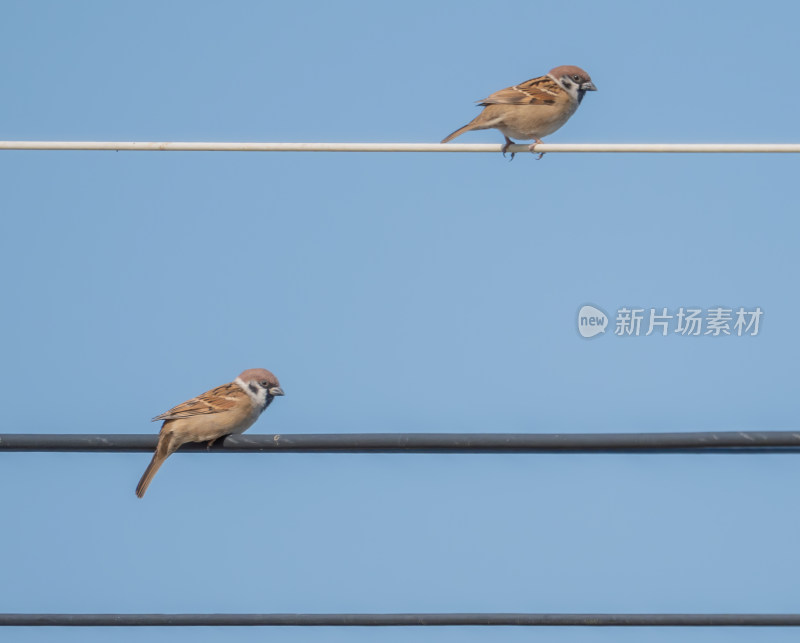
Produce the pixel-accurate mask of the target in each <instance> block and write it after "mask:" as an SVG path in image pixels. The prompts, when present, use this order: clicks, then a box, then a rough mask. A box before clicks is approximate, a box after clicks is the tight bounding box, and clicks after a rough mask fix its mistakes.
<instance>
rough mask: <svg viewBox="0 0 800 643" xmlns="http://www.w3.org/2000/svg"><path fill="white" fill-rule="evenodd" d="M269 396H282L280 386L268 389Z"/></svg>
mask: <svg viewBox="0 0 800 643" xmlns="http://www.w3.org/2000/svg"><path fill="white" fill-rule="evenodd" d="M269 394H270V395H273V396H276V397H277V396H278V395H283V389H282V388H281V387H280V386H273V387H272V388H271V389H269Z"/></svg>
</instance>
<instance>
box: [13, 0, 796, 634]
mask: <svg viewBox="0 0 800 643" xmlns="http://www.w3.org/2000/svg"><path fill="white" fill-rule="evenodd" d="M798 19H800V9H799V8H798V6H797V5H796V3H791V2H788V1H787V2H770V1H766V2H761V3H758V4H757V5H755V4H753V3H749V2H748V3H745V2H724V3H723V2H705V3H696V2H682V1H678V2H673V3H671V4H670V6H669V7H667V6H666V5H664V4H663V3H654V2H607V3H595V2H584V1H580V0H576V1H575V2H571V3H568V4H559V3H532V2H502V1H500V2H496V3H493V4H491V5H489V4H488V3H479V2H459V3H455V2H439V3H433V5H432V6H431V3H427V2H415V1H409V2H404V3H394V4H391V5H389V4H383V3H362V2H339V3H336V4H330V5H328V4H323V3H321V2H295V3H267V2H226V3H214V2H178V1H176V2H170V3H160V2H151V1H143V2H137V3H121V2H99V1H98V2H72V3H58V2H37V3H29V2H23V1H14V0H6V2H4V3H3V5H2V7H0V67H2V73H0V85H1V87H2V89H1V91H2V100H1V101H0V139H3V140H20V139H23V140H24V139H39V140H124V141H131V140H140V141H152V140H165V141H170V140H172V141H331V142H335V141H344V142H359V141H387V142H392V141H393V142H428V141H438V140H440V139H441V138H442V137H443V136H444V135H446V134H448V133H449V132H451V131H452V130H454V129H455V128H456V127H458V126H460V125H462V124H464V123H466V122H467V121H468V120H470V119H471V118H472V117H473V116H474V115H475V114H476V113H477V109H476V108H475V107H474V105H473V101H474V100H476V99H479V98H481V97H483V96H486V95H487V94H488V93H490V92H492V91H495V90H497V89H501V88H503V87H506V86H508V85H512V84H515V83H517V82H519V81H522V80H525V79H528V78H532V77H534V76H538V75H540V74H543V73H545V72H547V71H548V70H549V69H550V68H551V67H554V66H556V65H560V64H577V65H580V66H581V67H583V68H585V69H586V70H587V71H589V73H590V74H591V75H592V79H593V80H594V82H595V84H596V85H597V86H598V88H599V91H598V92H596V93H592V94H590V95H588V96H587V97H586V100H585V101H584V102H583V104H582V106H581V108H580V110H579V111H578V113H577V114H576V115H575V116H574V117H573V118H572V120H571V121H570V122H569V123H568V124H567V125H566V126H565V127H564V128H563V129H562V130H560V131H559V132H557V133H556V134H554V135H552V136H551V137H549V139H548V140H550V141H552V142H798V141H800V132H798V120H797V103H798V98H799V97H800V90H798V87H797V82H796V79H795V70H794V61H795V60H796V58H797V54H798V44H797V37H796V25H797V22H798ZM459 141H461V142H465V143H466V142H501V137H500V135H499V134H498V133H497V132H495V131H488V132H473V133H469V134H466V135H464V136H463V137H462V138H461V139H459ZM797 172H798V158H797V157H796V156H794V155H780V156H779V155H737V156H721V155H697V156H690V155H567V154H550V155H548V156H546V157H545V158H544V159H543V160H541V161H540V162H536V161H535V160H534V158H533V157H532V156H529V155H526V154H521V155H519V156H518V157H517V158H516V159H515V160H514V161H513V162H512V163H509V162H508V161H507V160H504V159H503V158H502V157H500V155H499V154H498V155H490V154H463V155H456V154H453V155H449V154H436V155H434V154H427V155H426V154H402V155H401V154H380V155H378V154H372V155H367V154H349V155H345V154H260V153H250V154H244V153H238V154H237V153H125V152H120V153H114V152H109V153H106V152H9V151H6V152H1V153H0V176H2V190H0V212H2V217H0V284H1V285H2V292H3V303H4V305H3V307H2V310H3V314H2V318H0V329H2V335H3V338H4V340H3V341H2V344H0V346H2V368H0V387H2V390H3V391H4V392H5V396H4V398H5V400H6V409H7V410H8V411H9V415H8V416H6V420H5V424H4V428H3V432H31V433H46V432H52V433H148V432H149V433H155V432H157V430H158V425H156V424H151V423H150V422H149V419H150V418H151V417H153V416H154V415H157V414H159V413H161V412H163V411H165V410H166V409H168V408H170V407H171V406H173V405H175V404H177V403H179V402H182V401H183V400H186V399H188V398H190V397H192V396H193V395H196V394H198V393H201V392H203V391H205V390H207V389H209V388H211V387H213V386H216V385H218V384H222V383H224V382H227V381H230V380H231V379H232V378H233V377H235V376H236V375H237V374H238V373H239V372H240V371H242V370H243V369H245V368H252V367H266V368H269V369H271V370H273V371H274V372H275V373H276V375H277V376H278V377H279V378H280V381H281V384H282V386H283V388H284V389H285V391H286V396H285V397H284V398H281V399H279V400H277V401H276V402H275V403H274V404H273V405H272V406H271V407H270V408H269V410H268V411H267V412H266V413H265V415H264V416H263V417H262V418H261V419H260V420H259V422H258V423H257V424H256V425H255V426H254V427H253V428H252V429H251V431H254V432H263V433H304V432H331V433H335V432H370V431H452V432H461V431H465V432H484V431H491V432H513V431H526V432H528V431H529V432H609V431H691V430H736V429H742V430H747V429H752V430H756V429H775V430H789V429H795V428H797V418H796V415H797V403H796V399H797V396H796V364H797V361H798V352H799V351H798V335H797V328H798V326H797V320H798V319H799V318H800V303H798V297H797V294H796V284H797V282H798V278H800V260H798V258H797V257H796V247H797V239H798V233H800V224H799V223H798V216H797V214H798V212H797ZM587 303H592V304H596V305H598V306H600V307H601V308H603V309H604V310H606V311H607V312H608V313H609V315H610V316H612V317H613V316H614V314H615V313H616V310H617V309H619V308H621V307H623V306H628V307H631V306H635V307H640V308H645V309H649V308H651V307H652V308H657V309H661V308H663V307H666V308H668V309H669V310H670V311H673V312H674V311H676V310H677V309H679V308H680V307H699V308H703V309H707V308H712V307H717V306H726V307H730V308H739V307H740V306H741V307H745V308H748V309H753V308H755V307H760V308H761V309H762V310H763V311H764V316H763V318H762V320H761V328H760V332H759V334H758V336H755V337H752V336H745V337H736V336H726V337H710V336H700V337H684V336H680V335H678V334H676V333H671V334H670V336H669V337H661V336H649V337H644V336H639V337H617V336H614V335H613V333H611V332H607V333H606V334H605V335H601V336H598V337H595V338H593V339H591V340H587V339H583V338H582V337H580V336H579V334H578V332H577V326H576V315H577V311H578V309H579V308H580V307H581V306H582V305H584V304H587ZM612 324H613V319H612ZM0 458H1V459H2V466H0V490H2V491H0V495H1V496H2V504H3V517H4V520H3V528H2V530H0V546H2V549H3V551H4V552H6V556H5V561H4V563H3V567H2V578H3V582H2V583H0V611H3V612H295V611H297V612H370V611H375V612H384V611H387V612H394V611H400V612H417V611H428V612H439V611H524V612H673V611H687V612H798V611H800V598H799V597H798V580H797V579H798V576H799V574H798V572H799V571H800V552H799V551H798V548H797V540H798V535H800V519H799V518H798V512H797V511H796V495H797V494H796V490H797V489H798V488H800V467H798V466H797V456H793V455H751V456H729V455H728V456H726V455H716V456H711V455H708V456H698V455H687V456H678V455H672V456H666V455H661V456H655V455H653V456H648V455H639V456H621V455H597V456H589V455H579V456H576V455H573V456H555V455H546V456H537V455H505V456H500V455H465V456H456V455H447V456H435V455H375V456H371V455H299V454H268V455H251V454H239V455H235V454H221V455H214V456H209V455H205V454H195V455H191V454H183V455H180V454H179V455H176V456H173V457H171V458H170V459H169V461H168V462H167V463H166V464H165V466H164V468H163V469H162V470H161V471H160V472H159V474H158V476H157V477H156V478H155V481H154V482H153V485H152V486H151V488H150V490H149V492H148V494H147V496H146V497H145V499H144V500H138V499H137V498H136V497H135V496H134V487H135V485H136V482H137V481H138V479H139V476H140V475H141V473H142V471H143V470H144V468H145V466H146V464H147V462H148V459H149V456H148V455H146V454H141V453H140V454H100V455H98V454H94V455H92V454H46V453H28V454H2V455H0ZM8 634H10V635H11V637H12V638H10V639H9V640H14V641H24V642H32V643H38V642H39V641H49V640H55V639H58V640H59V641H104V640H108V637H109V636H113V638H114V640H116V641H141V640H148V641H152V640H165V641H166V640H169V641H184V640H191V641H216V640H219V639H220V638H221V637H225V640H230V641H242V642H245V641H256V640H259V641H260V640H263V639H264V637H270V639H271V640H278V641H300V640H303V641H319V642H321V643H322V642H328V641H362V640H363V641H366V640H370V641H372V640H381V641H412V640H413V641H417V640H419V639H420V637H421V636H423V637H425V640H430V641H441V642H449V641H456V640H457V641H488V640H492V641H509V642H511V641H521V640H530V638H531V637H542V636H546V637H547V638H548V640H552V641H563V642H565V643H566V642H569V643H571V642H584V641H587V642H590V641H591V642H594V641H639V640H642V638H646V639H647V640H648V641H673V640H678V638H679V637H680V639H681V640H686V641H692V642H694V641H698V642H709V641H722V640H725V641H745V640H752V638H753V637H754V636H758V638H759V640H761V641H767V642H772V641H789V640H795V638H796V636H797V632H793V631H792V630H759V631H758V632H755V631H753V630H716V629H702V630H701V629H696V630H679V631H676V630H655V629H653V630H646V631H642V630H636V629H634V630H627V631H621V630H616V629H605V630H596V629H552V630H547V632H546V633H545V632H537V631H530V630H529V629H513V628H509V629H457V628H450V629H435V630H434V629H431V630H424V631H422V632H420V631H419V630H414V629H386V630H381V631H378V632H375V631H373V630H348V629H333V628H330V629H326V628H322V629H314V630H303V629H274V630H269V631H264V630H262V629H258V628H256V629H233V630H229V629H226V630H224V631H222V630H214V629H171V630H166V629H157V630H149V629H139V630H122V629H120V630H114V631H113V633H110V632H109V631H103V630H99V629H95V630H91V629H89V630H86V629H76V630H61V631H57V630H43V629H35V628H31V629H15V630H12V631H9V632H8Z"/></svg>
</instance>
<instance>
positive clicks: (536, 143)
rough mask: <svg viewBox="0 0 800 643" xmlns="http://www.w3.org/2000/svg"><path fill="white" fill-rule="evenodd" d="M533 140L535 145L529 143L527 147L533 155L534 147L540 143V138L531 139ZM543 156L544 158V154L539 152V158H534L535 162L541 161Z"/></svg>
mask: <svg viewBox="0 0 800 643" xmlns="http://www.w3.org/2000/svg"><path fill="white" fill-rule="evenodd" d="M533 140H534V141H536V142H535V143H531V144H530V145H529V146H528V149H529V150H530V151H531V152H533V153H534V154H535V153H536V146H537V145H538V144H539V143H541V142H542V139H540V138H535V139H533ZM543 156H544V152H539V156H537V157H536V160H537V161H541V160H542V157H543Z"/></svg>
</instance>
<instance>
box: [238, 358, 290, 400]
mask: <svg viewBox="0 0 800 643" xmlns="http://www.w3.org/2000/svg"><path fill="white" fill-rule="evenodd" d="M236 380H237V382H241V384H240V386H242V388H244V389H245V391H247V392H248V393H249V394H250V396H251V397H252V398H253V399H254V400H255V401H256V402H257V403H258V404H261V405H262V406H263V407H264V408H267V407H268V406H269V405H270V403H271V402H272V400H274V399H275V398H276V397H278V396H280V395H283V389H282V388H281V385H280V383H279V382H278V378H277V377H275V375H274V374H273V373H271V372H270V371H268V370H267V369H265V368H248V369H247V370H246V371H244V372H243V373H242V374H241V375H239V377H237V378H236Z"/></svg>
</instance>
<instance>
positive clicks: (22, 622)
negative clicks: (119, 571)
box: [0, 614, 800, 627]
mask: <svg viewBox="0 0 800 643" xmlns="http://www.w3.org/2000/svg"><path fill="white" fill-rule="evenodd" d="M476 625H478V626H481V625H482V626H509V625H517V626H558V627H587V626H588V627H600V626H605V627H742V626H745V627H800V614H0V626H26V627H32V626H51V627H53V626H55V627H92V626H94V627H117V626H123V627H142V626H150V627H152V626H157V627H162V626H181V627H197V626H214V627H219V626H299V627H308V626H327V627H331V626H334V627H335V626H339V627H363V626H383V627H386V626H392V627H398V626H476Z"/></svg>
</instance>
